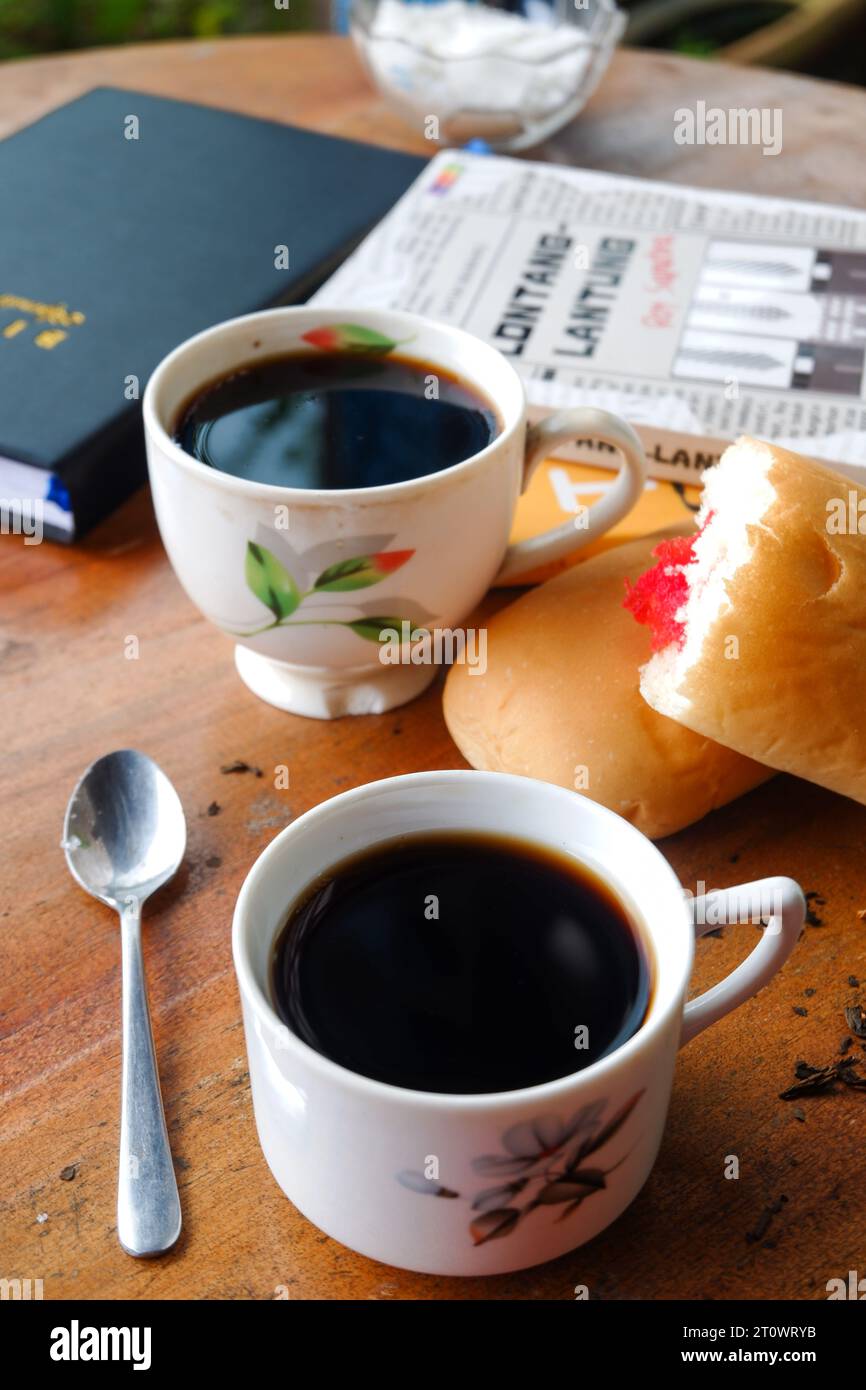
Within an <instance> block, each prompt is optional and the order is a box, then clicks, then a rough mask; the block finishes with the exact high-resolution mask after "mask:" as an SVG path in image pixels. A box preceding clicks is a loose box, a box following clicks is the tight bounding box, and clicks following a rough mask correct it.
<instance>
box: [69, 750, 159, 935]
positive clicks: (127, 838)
mask: <svg viewBox="0 0 866 1390" xmlns="http://www.w3.org/2000/svg"><path fill="white" fill-rule="evenodd" d="M63 848H64V850H65V852H66V862H67V864H68V865H69V868H70V871H71V873H72V876H73V877H74V878H75V879H76V880H77V881H78V883H80V884H81V887H82V888H84V889H85V891H86V892H88V893H91V894H92V895H93V897H94V898H99V900H100V902H104V903H107V904H108V906H109V907H114V908H116V909H117V910H118V911H119V910H120V907H121V906H122V904H123V903H124V902H125V901H126V899H127V898H128V897H130V896H134V897H135V898H137V899H138V901H139V902H140V903H143V902H144V901H145V900H146V899H147V898H149V897H150V895H151V893H155V892H156V890H157V888H161V887H162V885H163V884H164V883H167V882H168V880H169V879H170V878H171V877H172V876H173V875H174V874H175V873H176V872H177V869H178V868H179V866H180V863H181V860H182V859H183V856H184V852H185V850H186V821H185V819H184V814H183V807H182V806H181V804H180V797H179V796H178V794H177V792H176V791H175V789H174V787H173V786H172V784H171V782H170V781H169V780H168V778H167V777H166V775H165V773H164V772H163V771H162V769H161V768H160V767H158V766H157V764H156V763H155V762H154V761H153V759H152V758H148V757H147V755H146V754H144V753H137V752H135V751H134V749H131V748H123V749H120V750H119V751H118V752H116V753H108V754H106V756H105V757H104V758H99V759H97V761H96V762H95V763H92V764H91V766H90V767H89V768H88V769H87V771H86V772H85V773H84V775H83V777H82V778H81V780H80V781H79V783H78V785H77V787H76V788H75V790H74V792H73V793H72V796H71V797H70V799H69V805H68V806H67V808H66V822H65V825H64V828H63Z"/></svg>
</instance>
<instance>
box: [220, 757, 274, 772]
mask: <svg viewBox="0 0 866 1390" xmlns="http://www.w3.org/2000/svg"><path fill="white" fill-rule="evenodd" d="M220 772H222V773H223V774H225V773H228V772H251V773H252V774H253V776H254V777H263V776H264V773H263V772H262V769H261V768H260V767H255V766H254V765H253V764H252V763H247V762H244V760H243V758H235V760H234V762H231V763H223V765H222V767H221V768H220Z"/></svg>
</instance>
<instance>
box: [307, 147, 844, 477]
mask: <svg viewBox="0 0 866 1390" xmlns="http://www.w3.org/2000/svg"><path fill="white" fill-rule="evenodd" d="M314 302H316V303H319V304H323V305H337V306H341V307H342V306H345V307H353V306H355V307H362V306H363V307H378V308H398V309H408V310H412V311H414V312H416V313H419V314H427V315H429V316H431V317H433V318H437V319H443V320H445V321H447V322H451V323H454V324H457V325H459V326H460V327H462V328H465V329H467V330H469V331H470V332H472V333H475V334H477V335H478V336H479V337H481V338H484V339H486V340H487V341H488V342H490V343H492V344H493V345H494V346H496V347H498V348H499V350H500V351H501V352H503V353H504V354H505V356H506V357H508V358H509V360H510V361H512V362H513V363H514V365H515V367H517V369H518V370H519V371H520V373H521V375H522V377H523V379H524V382H525V385H526V390H527V396H528V399H529V402H530V413H531V414H532V415H533V416H534V417H537V416H539V415H541V414H545V413H547V412H549V411H550V410H552V409H556V408H559V407H561V406H563V405H580V404H593V405H597V406H602V407H604V408H606V409H608V410H612V411H615V412H616V413H618V414H620V415H623V416H625V417H626V418H627V419H628V420H630V421H631V422H632V423H633V424H634V425H635V427H636V428H637V430H638V432H639V433H640V434H641V436H642V438H643V442H644V444H645V446H646V449H647V454H648V459H649V466H650V473H651V475H652V476H653V477H656V478H661V479H668V480H676V481H682V482H694V481H697V480H699V479H700V475H701V473H702V471H703V469H704V468H706V467H708V466H709V465H710V464H712V463H715V462H716V460H717V459H718V457H719V454H720V453H721V451H722V449H723V448H724V447H725V444H726V443H727V442H728V441H729V440H730V439H732V438H735V437H736V436H737V435H739V434H744V433H745V434H754V435H758V436H759V437H762V438H765V439H770V440H773V441H775V442H777V443H780V444H784V445H786V446H787V447H789V448H792V449H796V450H798V451H799V452H801V453H805V454H809V455H811V456H812V457H815V458H823V459H826V460H828V461H830V462H832V463H833V464H835V465H836V466H839V467H841V468H842V470H843V471H844V472H848V473H851V474H852V475H853V476H856V477H860V478H861V479H862V476H863V473H862V470H863V467H864V466H866V381H864V360H866V213H861V212H857V211H854V210H852V209H849V208H843V207H836V206H832V205H829V204H819V203H806V202H797V201H787V200H782V199H777V198H763V197H755V196H752V195H741V194H732V193H722V192H715V191H707V190H704V189H696V188H683V187H677V186H672V185H669V184H662V183H656V182H649V181H645V180H642V179H635V178H626V177H623V176H620V175H613V174H605V173H597V172H592V171H588V170H583V169H570V168H565V167H561V166H557V165H551V164H539V163H531V162H529V161H525V160H517V159H508V158H503V157H499V156H492V155H480V154H470V153H467V152H464V151H448V150H445V151H442V152H440V153H439V154H438V155H437V156H436V157H435V158H434V159H433V160H432V161H431V162H430V164H429V165H428V166H427V167H426V169H425V170H424V171H423V172H422V174H421V175H420V176H419V178H418V179H417V180H416V182H415V183H414V184H413V185H412V187H411V188H410V189H409V191H408V192H407V193H406V194H405V195H404V196H403V197H402V198H401V200H400V201H399V202H398V203H397V205H396V206H395V207H394V209H393V210H392V211H391V212H390V213H389V214H388V216H387V217H386V218H385V219H384V221H382V222H381V223H380V224H379V225H378V226H377V227H376V228H375V229H374V230H373V231H372V232H371V233H370V235H369V236H368V237H367V238H366V240H365V241H363V242H362V243H361V245H360V246H359V247H358V248H357V250H356V251H355V252H354V253H353V254H352V255H351V256H350V257H349V258H348V260H347V261H346V262H345V263H344V264H343V265H342V266H341V267H340V269H339V270H338V271H337V272H336V274H335V275H333V276H332V277H331V279H330V280H328V281H327V283H326V284H325V285H324V286H323V287H322V288H321V289H320V290H319V291H318V292H317V294H316V295H315V296H314ZM606 452H607V453H608V454H609V453H610V450H607V451H606ZM557 456H561V457H563V458H565V459H571V460H581V461H583V462H584V463H594V464H595V465H596V466H597V467H604V466H605V465H607V466H613V462H614V461H613V459H611V458H607V459H606V458H604V457H603V455H602V453H601V452H600V448H599V446H595V447H593V445H592V444H591V442H590V441H579V442H578V443H577V444H575V445H573V446H567V447H566V448H564V449H563V450H558V451H557Z"/></svg>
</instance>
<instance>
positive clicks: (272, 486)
mask: <svg viewBox="0 0 866 1390" xmlns="http://www.w3.org/2000/svg"><path fill="white" fill-rule="evenodd" d="M305 317H306V318H308V319H314V320H315V322H316V323H317V324H323V325H327V324H328V323H341V322H344V321H345V320H346V319H347V318H351V319H353V320H355V321H357V320H358V319H360V320H361V321H362V323H363V324H364V326H365V327H366V326H370V327H377V326H378V325H379V324H382V325H383V326H384V325H385V324H388V325H392V326H397V328H398V330H399V326H400V325H401V324H403V325H405V327H406V328H407V329H409V328H415V329H416V330H417V331H418V332H422V331H426V332H430V333H433V334H434V335H436V336H441V335H444V334H447V336H448V337H449V338H450V339H454V338H456V339H458V340H460V342H462V343H463V345H464V346H465V348H466V350H467V353H468V352H471V353H473V354H475V355H476V356H478V357H479V359H482V360H484V361H485V362H486V363H487V364H488V365H489V366H491V367H495V369H496V371H498V372H503V371H504V372H505V373H506V375H507V376H508V377H509V385H510V386H511V388H512V390H513V391H514V393H515V394H513V395H512V396H511V397H510V400H509V402H505V403H503V400H501V399H500V398H499V396H498V395H497V396H496V397H495V398H494V395H493V393H492V392H491V391H490V390H489V388H488V387H487V386H486V385H485V384H484V382H483V381H481V380H479V377H480V376H481V375H482V373H481V372H474V371H469V370H468V369H466V368H464V367H462V366H461V367H460V368H459V369H458V368H456V367H454V366H451V365H448V364H446V363H444V362H443V363H441V364H438V365H441V366H442V368H443V370H445V371H448V372H451V373H453V374H456V375H458V376H465V377H466V378H467V379H469V381H470V382H471V385H472V386H473V387H474V388H475V389H476V390H477V391H478V392H480V393H481V394H482V396H483V397H484V398H485V399H486V400H487V401H489V403H490V405H491V406H492V407H493V408H494V410H495V411H496V414H497V416H498V417H499V419H500V420H501V424H502V428H501V429H500V430H499V431H498V432H497V433H496V434H495V435H494V436H493V438H492V439H491V440H490V442H489V444H486V445H485V446H484V448H483V449H479V450H478V452H477V453H474V454H471V455H470V457H469V458H467V459H462V460H461V461H460V462H459V463H454V464H452V465H451V467H450V468H443V469H440V470H439V472H437V473H427V474H424V475H423V476H422V477H420V478H406V479H404V480H403V481H402V482H397V483H381V484H378V485H376V486H374V487H354V488H306V487H291V486H284V485H282V484H280V483H262V482H257V481H255V480H252V479H249V478H238V477H236V476H235V475H234V474H232V473H223V472H222V471H220V470H219V469H216V468H212V467H211V466H210V465H209V464H206V463H202V462H201V460H200V459H197V458H194V457H193V456H192V454H188V453H187V452H186V450H185V449H183V448H181V446H180V445H179V444H178V443H177V442H176V440H174V439H173V438H172V435H171V433H170V431H169V428H168V427H167V424H166V423H164V421H163V411H162V409H161V401H160V396H161V394H162V393H163V392H164V391H165V386H166V380H167V379H170V378H171V375H172V373H173V372H175V371H176V370H177V367H178V364H179V363H181V362H183V360H184V359H185V358H187V357H189V356H191V355H194V354H195V353H196V352H198V351H199V350H200V349H201V348H202V346H203V345H204V344H205V343H206V342H207V341H208V340H213V339H215V338H219V337H229V336H230V335H232V334H235V333H237V332H239V331H242V330H243V329H249V330H250V331H251V333H252V334H256V333H258V332H261V333H262V342H261V348H260V349H253V348H251V349H250V350H249V352H248V353H246V354H241V353H240V352H239V353H238V361H237V362H236V364H235V366H234V367H229V368H227V369H226V370H224V371H221V372H216V373H212V374H210V375H207V374H204V375H203V376H202V378H201V380H200V381H199V382H198V385H197V386H194V387H193V388H192V389H191V390H188V391H186V392H185V393H184V395H183V398H182V399H183V400H185V401H189V400H191V399H192V398H193V397H194V396H195V395H196V393H197V392H199V391H201V390H202V388H203V387H205V386H207V385H208V383H210V382H213V381H218V380H220V378H221V377H223V376H226V375H228V374H229V373H230V372H231V371H234V370H241V369H243V368H246V367H251V366H253V365H255V360H256V359H255V352H256V351H259V350H260V351H261V353H262V360H267V359H268V358H269V357H274V356H279V355H280V349H279V347H278V346H277V345H275V344H274V343H273V342H272V343H271V344H268V343H266V342H265V341H264V338H265V336H266V333H267V329H268V327H269V326H272V325H273V324H274V322H275V321H276V320H278V319H279V320H284V319H286V318H297V319H303V318H305ZM286 351H287V352H290V351H293V349H292V348H288V349H286ZM315 351H316V349H313V350H312V352H311V355H312V353H315ZM406 355H407V356H409V354H406ZM442 355H443V356H445V354H444V352H443V354H442ZM432 356H433V358H434V359H435V358H436V354H435V353H434V354H432ZM421 360H426V359H421ZM430 365H431V366H434V367H435V366H436V365H437V361H436V360H433V361H431V362H430ZM502 394H503V395H504V392H503V393H502ZM512 402H513V404H512ZM525 409H526V392H525V390H524V386H523V382H522V380H521V378H520V376H519V375H518V373H517V371H516V370H515V368H514V367H513V366H512V364H511V363H510V362H509V361H508V359H507V357H505V356H504V355H503V354H502V353H501V352H499V351H498V349H497V348H494V347H491V346H490V345H489V344H488V343H485V342H484V341H483V339H481V338H477V337H476V336H475V334H473V333H468V332H466V330H465V329H463V328H456V327H455V328H452V327H451V325H450V324H444V323H442V322H441V321H440V320H437V319H433V318H429V317H427V316H425V315H422V314H412V313H408V312H406V311H405V310H402V309H400V310H398V309H363V308H360V309H358V308H356V309H350V308H346V309H338V308H337V309H335V308H332V307H325V306H322V307H321V308H317V306H316V305H307V304H297V305H296V304H290V305H282V306H279V307H277V308H273V309H260V310H257V311H256V312H255V313H252V314H242V315H239V316H238V317H237V318H233V319H224V320H223V321H222V322H221V323H217V324H213V325H212V326H211V327H210V328H205V329H202V331H201V332H200V333H196V334H194V335H193V337H191V338H186V339H185V340H184V342H182V343H179V344H178V346H177V347H176V348H173V349H172V351H171V352H170V353H168V355H167V356H166V357H164V358H163V359H162V361H161V362H160V363H159V365H158V366H157V367H156V369H155V370H154V371H153V372H152V374H151V376H150V379H149V380H148V383H147V386H146V387H145V390H144V396H143V398H142V415H143V420H144V427H145V431H146V433H148V434H149V435H150V436H151V437H152V438H153V439H154V440H155V441H156V442H157V443H158V445H159V448H160V449H161V450H162V452H163V453H164V454H166V455H167V456H168V457H169V458H170V459H171V460H172V461H173V462H174V463H176V464H178V465H179V466H180V467H181V468H184V469H185V470H186V471H187V472H188V473H191V474H193V475H194V476H195V477H197V478H199V480H200V481H203V482H207V483H209V484H210V485H211V486H212V487H215V488H219V489H221V490H222V489H228V490H229V491H230V492H235V493H238V494H240V495H242V496H246V497H250V498H256V499H258V500H260V501H262V500H263V501H271V502H274V503H277V504H278V503H280V502H283V503H285V502H286V501H287V500H288V499H294V500H295V502H296V504H301V503H302V502H304V501H307V502H309V501H312V500H315V501H316V502H327V501H331V502H339V501H340V500H345V499H346V498H348V497H351V498H353V499H355V500H356V502H357V503H358V504H359V505H361V506H363V505H364V502H365V501H366V500H369V503H370V504H372V503H376V502H383V501H387V500H389V499H390V498H392V497H393V498H399V499H402V498H405V497H410V496H412V495H413V494H415V493H418V492H421V491H425V490H427V489H428V488H430V487H431V486H436V485H442V484H447V483H448V482H450V481H451V480H452V479H453V478H455V477H457V476H458V475H459V474H460V473H463V472H468V470H469V469H470V468H474V467H476V466H477V465H478V464H479V463H481V462H482V461H483V460H484V459H486V458H488V457H489V456H490V454H492V453H493V452H494V451H495V450H497V449H499V448H501V447H502V445H503V444H505V443H508V442H510V441H511V439H512V438H513V436H514V435H515V433H516V432H517V431H518V430H519V429H520V427H521V424H522V423H523V421H524V418H525Z"/></svg>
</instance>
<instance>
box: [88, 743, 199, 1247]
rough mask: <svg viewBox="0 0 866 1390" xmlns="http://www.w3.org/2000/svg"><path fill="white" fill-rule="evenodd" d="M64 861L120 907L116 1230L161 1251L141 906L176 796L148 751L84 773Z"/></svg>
mask: <svg viewBox="0 0 866 1390" xmlns="http://www.w3.org/2000/svg"><path fill="white" fill-rule="evenodd" d="M62 843H63V849H64V850H65V852H66V862H67V863H68V865H69V868H70V870H71V872H72V875H73V877H74V878H76V879H77V880H78V882H79V883H80V884H81V887H82V888H84V889H86V891H87V892H88V893H91V894H92V895H93V897H94V898H99V900H100V902H104V903H107V905H108V906H109V907H113V908H114V909H115V911H116V912H118V913H119V914H120V940H121V959H122V981H123V989H122V998H123V1010H122V1013H123V1070H122V1081H121V1108H120V1164H119V1172H118V1180H117V1235H118V1239H119V1240H120V1243H121V1245H122V1246H123V1248H124V1250H125V1251H126V1252H127V1254H129V1255H161V1254H163V1253H164V1252H165V1251H166V1250H169V1249H170V1248H171V1246H172V1245H174V1243H175V1241H176V1240H177V1238H178V1236H179V1235H180V1226H181V1213H180V1198H179V1197H178V1192H177V1180H176V1178H175V1174H174V1166H173V1164H172V1161H171V1149H170V1148H169V1143H168V1133H167V1131H166V1127H165V1114H164V1112H163V1108H162V1096H161V1094H160V1089H159V1075H158V1073H157V1069H156V1054H155V1052H154V1047H153V1033H152V1031H151V1026H150V1011H149V1009H148V1006H147V987H146V984H145V977H144V962H143V960H142V954H141V907H142V903H144V901H145V899H146V898H149V897H150V895H151V893H154V892H155V891H156V889H157V888H160V887H162V885H163V884H164V883H167V882H168V880H169V879H170V878H171V877H172V875H173V874H174V873H175V872H176V870H177V868H178V866H179V864H180V862H181V860H182V859H183V855H184V850H185V848H186V822H185V820H184V815H183V807H182V806H181V804H180V799H179V797H178V795H177V792H176V791H175V789H174V787H173V786H172V784H171V782H170V781H169V780H168V778H167V777H166V775H165V773H164V772H163V771H162V770H161V769H160V768H159V767H157V765H156V763H155V762H153V760H152V759H151V758H148V757H146V756H145V754H144V753H136V752H134V751H133V750H132V749H122V750H120V751H119V752H116V753H108V754H107V755H106V756H105V757H104V758H99V759H98V760H97V761H96V762H95V763H92V764H91V766H90V767H89V768H88V769H87V771H86V772H85V773H84V775H83V777H82V778H81V780H80V782H79V783H78V785H77V787H76V788H75V790H74V792H73V793H72V796H71V797H70V799H69V805H68V806H67V808H66V821H65V823H64V828H63V842H62Z"/></svg>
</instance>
